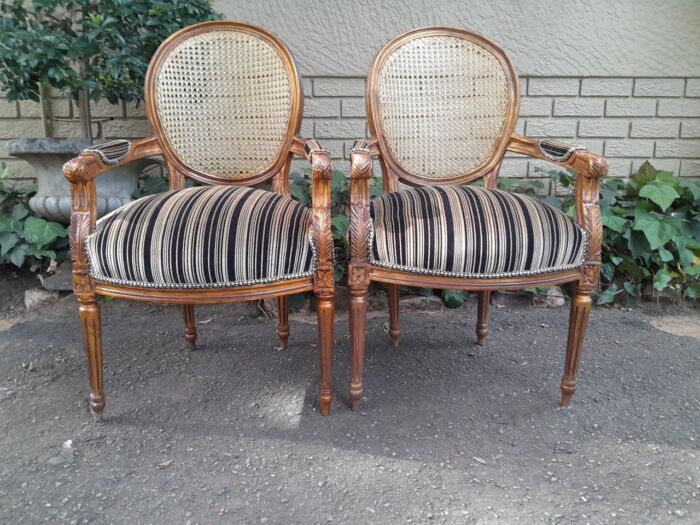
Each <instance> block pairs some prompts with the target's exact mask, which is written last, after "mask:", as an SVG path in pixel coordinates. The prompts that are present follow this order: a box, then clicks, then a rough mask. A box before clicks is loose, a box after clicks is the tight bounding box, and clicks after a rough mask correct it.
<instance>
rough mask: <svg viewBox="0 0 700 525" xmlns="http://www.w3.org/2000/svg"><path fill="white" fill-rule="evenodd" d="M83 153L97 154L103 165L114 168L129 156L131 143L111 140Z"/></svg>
mask: <svg viewBox="0 0 700 525" xmlns="http://www.w3.org/2000/svg"><path fill="white" fill-rule="evenodd" d="M84 151H87V152H92V153H97V154H98V155H99V156H100V159H102V162H104V163H105V165H107V166H114V165H115V164H119V163H120V162H121V161H122V160H124V159H125V158H126V157H127V155H129V153H130V152H131V142H129V141H128V140H113V141H111V142H105V143H103V144H96V145H94V146H91V147H89V148H87V149H86V150H84Z"/></svg>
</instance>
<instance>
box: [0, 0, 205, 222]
mask: <svg viewBox="0 0 700 525" xmlns="http://www.w3.org/2000/svg"><path fill="white" fill-rule="evenodd" d="M0 10H1V14H2V18H1V19H0V90H2V91H4V92H5V93H6V96H7V98H8V99H9V100H34V101H37V102H40V107H41V114H42V120H43V123H44V135H45V136H46V137H47V138H43V139H26V138H25V139H15V140H13V141H11V142H10V143H9V144H8V150H9V151H10V154H12V155H14V156H17V157H20V158H22V159H24V160H26V161H27V162H29V164H30V165H31V166H32V168H33V170H34V174H35V176H36V178H37V185H38V188H37V193H36V195H34V197H32V199H31V201H30V206H31V207H32V209H33V210H34V211H35V212H36V213H38V214H39V215H42V216H44V217H47V218H51V219H53V220H58V221H60V222H64V223H67V222H68V220H69V215H70V188H69V186H68V184H67V182H66V181H65V179H64V177H63V173H62V169H61V168H62V165H63V163H64V162H65V161H66V160H68V159H69V158H71V157H74V156H75V155H77V154H78V153H79V152H80V151H81V150H82V149H84V148H85V147H87V146H88V145H89V144H92V143H93V142H94V141H95V140H99V139H101V126H100V123H99V122H95V120H94V119H93V118H91V114H90V105H91V102H93V103H94V102H97V101H98V100H100V99H101V98H105V99H106V100H107V101H108V102H109V103H111V104H120V103H121V102H122V101H123V102H135V103H137V104H138V103H140V102H141V101H142V100H143V84H144V77H145V74H146V69H147V67H148V62H149V61H150V59H151V56H152V55H153V53H154V52H155V50H156V49H157V48H158V46H159V45H160V43H161V42H162V41H163V40H164V39H165V38H167V37H168V36H169V35H170V34H172V33H173V32H175V31H177V30H178V29H180V28H182V27H185V26H188V25H191V24H194V23H196V22H201V21H204V20H213V19H217V18H219V15H218V13H216V12H215V11H214V10H213V9H212V6H211V1H210V0H153V1H149V2H135V1H134V2H131V1H123V0H100V1H97V0H2V2H1V3H0ZM49 88H54V89H56V90H58V91H60V93H61V94H63V95H64V96H66V97H68V98H70V99H71V100H72V101H73V103H74V104H76V106H77V112H78V115H79V121H80V129H81V134H82V138H80V139H66V140H58V139H55V138H52V136H53V132H52V131H53V122H54V121H55V119H54V118H53V117H52V115H51V111H50V105H49V104H48V99H47V97H46V93H47V91H48V89H49ZM94 126H96V129H97V132H96V133H95V128H94ZM150 162H154V161H148V160H145V161H144V162H142V163H140V164H139V163H136V164H134V165H133V166H131V165H130V166H128V167H125V168H120V169H117V170H113V171H112V172H111V173H108V174H107V175H106V176H104V177H100V179H99V180H98V186H97V194H98V208H99V210H98V212H99V213H100V215H102V214H104V213H107V212H109V211H111V210H113V209H115V208H117V207H119V206H121V205H123V204H125V203H126V202H128V201H129V200H131V198H132V194H133V193H134V192H135V191H136V189H137V185H138V175H139V173H140V172H141V171H142V170H143V168H144V167H145V166H146V165H148V164H149V163H150Z"/></svg>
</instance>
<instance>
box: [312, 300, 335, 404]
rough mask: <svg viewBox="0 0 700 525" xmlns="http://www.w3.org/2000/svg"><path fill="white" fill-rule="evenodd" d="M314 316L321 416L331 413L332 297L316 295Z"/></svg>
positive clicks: (333, 316)
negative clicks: (318, 354)
mask: <svg viewBox="0 0 700 525" xmlns="http://www.w3.org/2000/svg"><path fill="white" fill-rule="evenodd" d="M316 298H317V303H316V314H317V319H318V343H319V344H318V348H319V353H320V358H321V362H320V368H321V380H320V387H319V402H320V407H321V414H323V415H324V416H327V415H329V414H330V413H331V401H332V399H333V389H332V386H331V364H332V361H333V323H334V321H335V303H334V302H333V295H330V296H329V295H326V294H323V293H321V294H317V295H316Z"/></svg>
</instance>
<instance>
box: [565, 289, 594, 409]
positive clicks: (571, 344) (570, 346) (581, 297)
mask: <svg viewBox="0 0 700 525" xmlns="http://www.w3.org/2000/svg"><path fill="white" fill-rule="evenodd" d="M591 292H592V289H591V288H590V287H582V286H577V287H576V294H575V295H574V296H573V298H572V299H571V310H570V313H569V337H568V340H567V343H566V364H565V365H564V377H563V378H562V380H561V404H562V406H569V405H570V404H571V397H572V396H573V395H574V392H576V370H577V368H578V362H579V359H580V358H581V350H582V349H583V338H584V336H585V334H586V325H587V324H588V315H589V313H590V311H591Z"/></svg>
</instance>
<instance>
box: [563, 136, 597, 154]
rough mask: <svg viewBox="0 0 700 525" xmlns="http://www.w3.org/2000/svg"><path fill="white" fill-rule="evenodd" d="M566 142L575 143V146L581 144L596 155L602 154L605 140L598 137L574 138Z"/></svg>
mask: <svg viewBox="0 0 700 525" xmlns="http://www.w3.org/2000/svg"><path fill="white" fill-rule="evenodd" d="M567 142H569V143H571V144H575V145H577V146H583V147H584V148H586V149H587V150H588V151H590V152H591V153H595V154H596V155H602V154H603V149H604V147H605V142H604V141H602V140H600V139H582V138H575V139H572V140H570V141H567Z"/></svg>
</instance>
